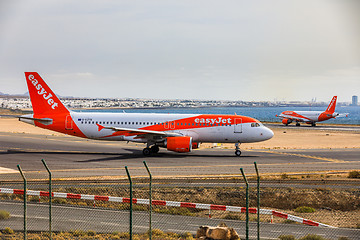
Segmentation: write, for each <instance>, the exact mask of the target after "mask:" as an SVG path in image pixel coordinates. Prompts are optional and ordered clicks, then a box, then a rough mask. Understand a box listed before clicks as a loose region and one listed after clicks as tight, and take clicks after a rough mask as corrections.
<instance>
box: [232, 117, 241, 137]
mask: <svg viewBox="0 0 360 240" xmlns="http://www.w3.org/2000/svg"><path fill="white" fill-rule="evenodd" d="M234 133H242V118H235V124H234Z"/></svg>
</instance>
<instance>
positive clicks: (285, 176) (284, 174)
mask: <svg viewBox="0 0 360 240" xmlns="http://www.w3.org/2000/svg"><path fill="white" fill-rule="evenodd" d="M288 178H289V176H288V175H287V174H286V173H283V174H281V179H288Z"/></svg>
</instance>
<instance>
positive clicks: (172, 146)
mask: <svg viewBox="0 0 360 240" xmlns="http://www.w3.org/2000/svg"><path fill="white" fill-rule="evenodd" d="M192 145H193V142H192V137H168V138H167V139H166V148H167V150H169V151H174V152H191V149H192Z"/></svg>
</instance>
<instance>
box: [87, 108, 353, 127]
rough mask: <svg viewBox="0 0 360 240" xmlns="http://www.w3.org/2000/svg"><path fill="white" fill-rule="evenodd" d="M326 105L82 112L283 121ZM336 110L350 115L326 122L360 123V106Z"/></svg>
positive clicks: (322, 109) (318, 109) (319, 109)
mask: <svg viewBox="0 0 360 240" xmlns="http://www.w3.org/2000/svg"><path fill="white" fill-rule="evenodd" d="M325 109H326V107H325V108H324V107H195V108H148V109H97V110H82V112H90V111H91V112H124V111H125V112H128V113H180V114H237V115H243V116H248V117H252V118H256V119H258V120H259V121H261V122H281V120H280V119H279V118H277V117H276V115H277V114H280V113H281V112H283V111H286V110H292V111H324V110H325ZM335 112H337V113H339V114H344V113H347V114H348V117H338V118H336V119H330V120H327V121H326V123H332V124H349V125H360V106H339V107H336V110H335Z"/></svg>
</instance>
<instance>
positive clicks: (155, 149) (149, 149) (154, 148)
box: [143, 145, 160, 156]
mask: <svg viewBox="0 0 360 240" xmlns="http://www.w3.org/2000/svg"><path fill="white" fill-rule="evenodd" d="M159 150H160V148H159V146H156V145H154V146H152V147H149V146H147V147H146V148H144V149H143V155H144V156H150V155H151V154H152V153H158V152H159Z"/></svg>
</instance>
